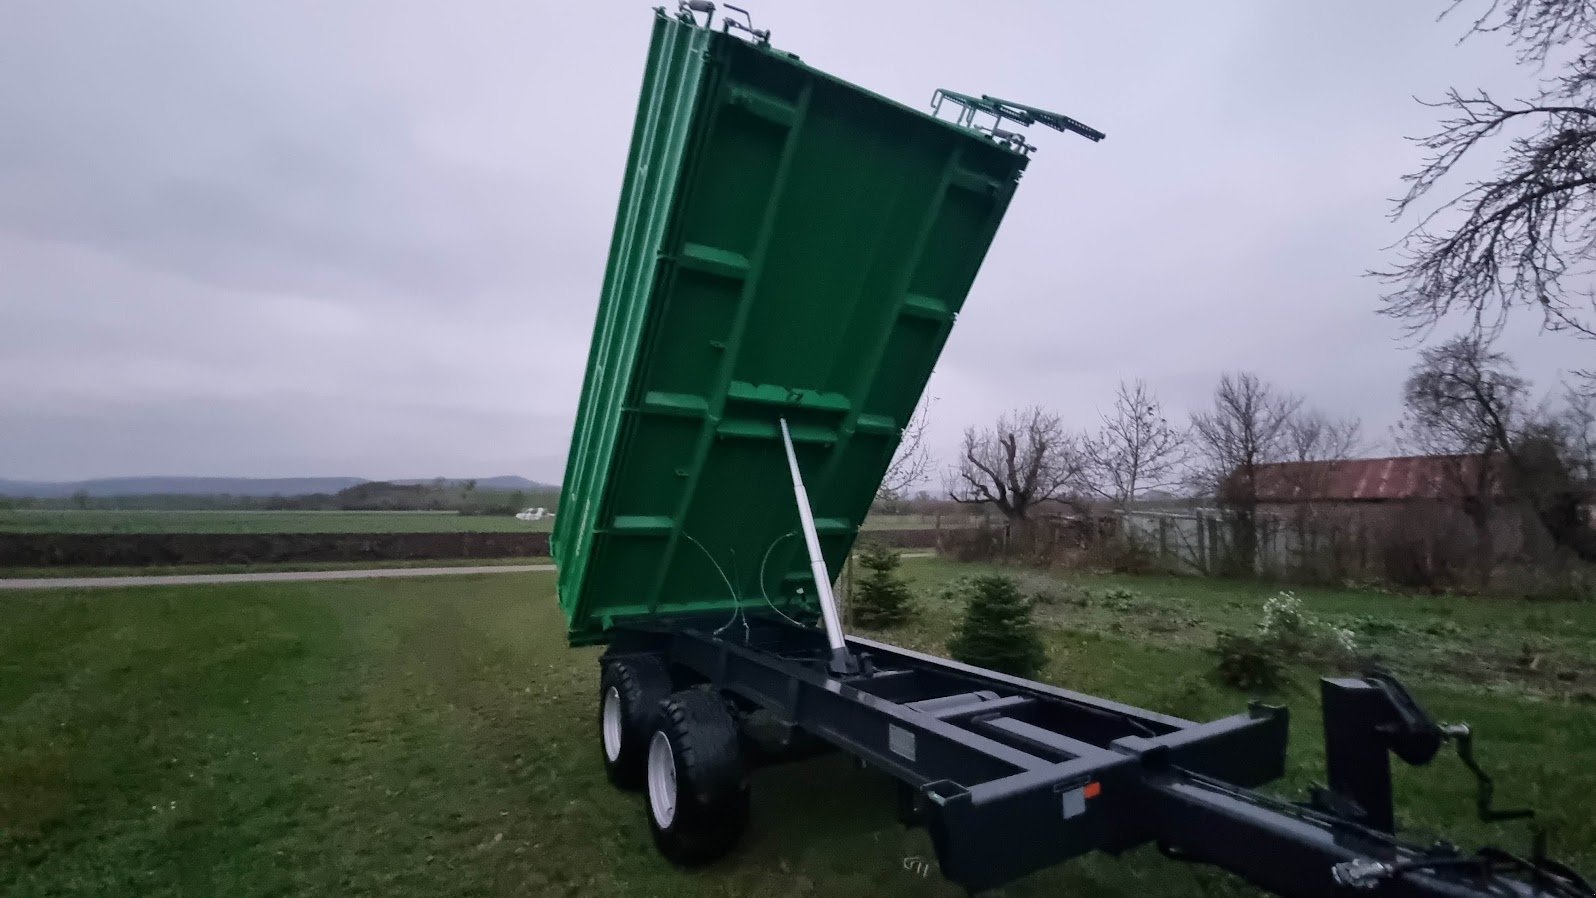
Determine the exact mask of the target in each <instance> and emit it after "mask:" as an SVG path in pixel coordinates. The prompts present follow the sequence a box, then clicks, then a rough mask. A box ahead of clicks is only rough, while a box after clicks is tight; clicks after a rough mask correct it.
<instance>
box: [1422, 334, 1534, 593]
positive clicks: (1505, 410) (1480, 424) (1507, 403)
mask: <svg viewBox="0 0 1596 898" xmlns="http://www.w3.org/2000/svg"><path fill="white" fill-rule="evenodd" d="M1525 393H1526V385H1525V383H1524V381H1523V379H1522V378H1520V377H1518V376H1517V375H1516V374H1514V373H1513V366H1512V363H1511V362H1510V361H1508V359H1507V357H1506V356H1504V355H1502V354H1501V353H1499V352H1494V351H1492V350H1491V349H1490V347H1489V345H1488V344H1487V343H1486V342H1485V341H1484V340H1483V339H1481V338H1480V337H1477V336H1464V337H1457V338H1455V339H1452V340H1448V341H1447V342H1445V343H1443V344H1441V345H1440V346H1434V347H1431V348H1429V349H1425V350H1423V351H1421V352H1420V353H1419V361H1418V363H1417V364H1415V365H1414V366H1413V371H1412V373H1411V374H1410V375H1409V376H1408V380H1407V383H1406V385H1405V386H1404V388H1403V404H1404V407H1405V410H1404V412H1403V417H1402V423H1401V424H1400V425H1398V428H1397V433H1398V439H1399V440H1400V441H1401V442H1402V443H1403V444H1404V445H1405V446H1407V447H1408V449H1409V450H1410V451H1417V452H1419V453H1421V454H1424V455H1431V456H1437V457H1438V460H1437V462H1436V463H1437V464H1439V465H1440V466H1441V471H1442V473H1443V476H1444V477H1445V478H1446V483H1447V487H1448V491H1449V492H1451V493H1452V494H1453V496H1452V498H1453V499H1454V501H1456V502H1457V504H1458V508H1459V509H1460V510H1461V511H1462V512H1463V514H1464V515H1465V516H1466V517H1467V518H1468V519H1469V522H1470V523H1471V524H1473V525H1474V537H1475V552H1474V556H1475V559H1476V560H1477V562H1478V563H1479V565H1480V567H1479V579H1480V584H1481V585H1482V586H1484V585H1486V584H1488V583H1489V582H1490V576H1491V568H1492V564H1493V560H1494V555H1495V545H1494V539H1493V534H1492V529H1491V521H1492V517H1493V512H1494V511H1495V505H1496V501H1497V499H1498V497H1499V495H1500V493H1501V492H1502V477H1503V473H1504V471H1505V464H1506V462H1505V458H1506V455H1507V453H1508V452H1510V451H1511V447H1512V442H1513V439H1512V432H1513V429H1514V427H1515V426H1516V422H1517V417H1518V415H1519V414H1520V413H1521V408H1522V406H1523V404H1524V397H1525Z"/></svg>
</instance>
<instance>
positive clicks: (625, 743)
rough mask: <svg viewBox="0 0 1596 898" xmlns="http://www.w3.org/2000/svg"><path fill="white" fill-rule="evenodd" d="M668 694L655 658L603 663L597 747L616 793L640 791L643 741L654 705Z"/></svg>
mask: <svg viewBox="0 0 1596 898" xmlns="http://www.w3.org/2000/svg"><path fill="white" fill-rule="evenodd" d="M670 694H671V677H670V672H669V671H667V670H666V669H665V662H664V661H663V660H661V659H660V658H659V657H658V656H655V655H634V656H631V657H625V658H617V659H615V660H613V661H605V662H604V673H603V674H602V675H601V676H600V677H599V715H598V724H599V748H600V750H602V752H603V754H604V773H605V774H606V775H608V776H609V778H610V782H611V783H614V784H615V785H616V786H618V787H620V788H622V789H640V788H642V786H643V765H644V763H645V761H646V759H647V757H648V739H649V736H650V735H651V734H652V733H653V732H654V720H655V717H656V716H657V715H658V714H659V705H660V702H662V701H664V700H665V699H666V698H667V697H669V696H670Z"/></svg>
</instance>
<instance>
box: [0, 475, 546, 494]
mask: <svg viewBox="0 0 1596 898" xmlns="http://www.w3.org/2000/svg"><path fill="white" fill-rule="evenodd" d="M434 480H435V478H430V477H429V478H424V479H415V480H395V481H389V482H391V483H402V484H423V483H429V484H430V483H433V482H434ZM444 481H445V483H446V484H448V485H449V486H458V485H460V484H461V483H463V482H464V480H463V479H461V478H444ZM372 482H373V481H371V480H368V479H366V478H364V477H102V478H97V479H94V480H71V481H40V480H0V496H10V497H13V498H19V499H20V498H30V499H65V498H68V497H70V496H73V495H76V494H77V493H79V492H82V493H84V494H86V495H88V496H90V497H93V498H104V497H109V496H153V495H166V496H251V497H267V496H310V495H315V494H317V493H336V492H338V491H339V490H346V489H348V488H350V487H352V486H359V485H360V484H362V483H372ZM477 489H480V490H536V489H544V490H548V489H555V487H552V486H547V485H544V484H541V483H537V482H535V481H532V480H528V479H526V478H525V477H516V476H513V475H506V476H501V477H479V478H477Z"/></svg>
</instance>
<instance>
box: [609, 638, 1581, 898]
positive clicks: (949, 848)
mask: <svg viewBox="0 0 1596 898" xmlns="http://www.w3.org/2000/svg"><path fill="white" fill-rule="evenodd" d="M717 628H718V629H719V630H720V634H717V632H716V629H717ZM848 645H849V648H850V649H851V650H852V652H853V653H854V654H855V656H856V657H857V659H858V661H859V668H860V669H859V672H858V673H857V674H853V675H845V676H844V675H837V674H834V673H831V672H830V671H829V670H828V660H829V657H830V655H829V647H828V645H827V642H826V640H825V638H824V635H823V634H822V633H821V632H820V631H818V630H816V629H812V628H808V627H800V626H795V625H793V624H792V623H788V622H785V621H781V620H773V619H767V618H762V617H759V616H749V617H748V618H747V619H746V620H745V621H738V622H736V623H735V624H734V625H733V626H730V627H728V626H726V621H725V619H724V618H720V619H717V620H715V621H712V622H711V621H705V620H694V619H691V618H689V619H677V620H673V621H658V622H651V623H649V624H647V625H645V626H641V627H638V628H635V629H625V630H621V631H618V632H617V634H616V639H615V640H614V641H613V643H612V646H611V649H610V652H609V653H608V654H607V655H606V656H605V659H606V663H609V662H613V661H615V660H618V659H623V658H628V657H633V656H652V657H657V658H661V659H663V660H664V661H665V662H667V664H668V667H669V669H670V670H671V672H672V673H671V676H672V680H673V685H674V687H675V688H684V687H688V688H690V687H694V686H697V687H704V686H708V687H712V689H713V690H715V691H716V692H718V693H719V694H720V695H721V696H723V697H724V698H725V700H726V701H727V703H728V706H729V707H731V708H732V709H734V711H735V715H736V717H737V718H738V719H739V720H742V721H747V720H752V719H754V718H755V717H758V718H761V719H763V720H764V721H765V722H767V723H769V722H770V721H774V723H775V728H776V737H775V738H776V740H777V741H778V742H781V743H784V744H786V745H788V746H794V745H798V744H800V743H802V742H803V741H804V740H806V739H807V740H813V741H817V742H818V743H820V744H822V745H823V746H826V747H830V748H833V749H837V750H841V751H843V752H845V753H847V754H849V755H852V756H853V757H855V758H857V759H859V760H860V761H861V762H863V763H865V764H867V765H869V766H870V767H872V768H875V769H877V770H879V771H881V772H883V773H885V774H886V775H888V776H890V777H892V778H893V779H895V780H897V781H898V783H900V784H901V786H900V790H901V791H900V795H901V796H902V798H901V806H900V811H901V812H902V813H903V815H904V821H905V822H906V823H913V824H919V825H924V826H925V827H927V828H928V830H929V831H930V834H931V837H932V840H933V843H934V845H935V847H936V851H937V858H938V861H939V864H940V867H941V870H942V873H943V875H945V876H946V877H948V878H949V879H950V880H952V881H954V882H956V883H958V884H960V885H962V886H965V887H966V888H969V889H971V890H972V891H974V890H981V889H986V888H992V887H995V886H998V885H1001V884H1004V883H1007V882H1010V881H1012V880H1014V879H1017V878H1019V877H1021V876H1025V875H1027V874H1029V873H1032V872H1034V871H1037V870H1040V869H1043V868H1045V867H1048V866H1051V865H1053V864H1056V863H1058V862H1060V861H1064V860H1067V859H1069V858H1072V857H1076V856H1079V855H1081V854H1085V853H1088V852H1092V851H1107V852H1110V853H1118V852H1121V851H1124V850H1126V849H1129V848H1132V847H1135V846H1138V845H1143V844H1147V843H1150V842H1151V843H1156V844H1157V845H1158V846H1159V847H1160V848H1161V849H1162V850H1163V851H1164V853H1165V854H1166V855H1168V856H1170V857H1172V858H1175V859H1178V860H1185V861H1193V862H1202V863H1209V864H1214V865H1216V866H1219V867H1222V868H1224V869H1227V870H1229V871H1231V872H1233V873H1235V874H1237V875H1239V876H1241V877H1243V878H1245V879H1247V880H1249V881H1251V882H1253V883H1254V884H1256V885H1258V886H1261V887H1263V888H1266V889H1269V890H1271V891H1274V892H1277V893H1280V894H1286V895H1334V894H1341V895H1345V894H1347V893H1348V889H1352V888H1356V889H1359V890H1363V889H1368V890H1373V891H1374V892H1375V893H1376V894H1393V895H1395V894H1401V895H1454V896H1455V895H1531V894H1580V893H1579V892H1578V891H1577V888H1578V884H1577V877H1575V878H1574V879H1573V880H1569V881H1564V880H1561V879H1559V878H1558V877H1557V876H1556V875H1554V874H1553V873H1551V872H1549V871H1552V870H1556V869H1558V868H1557V867H1556V865H1550V866H1537V865H1536V864H1532V863H1531V862H1528V861H1523V860H1521V859H1518V858H1514V857H1512V856H1510V855H1506V854H1504V853H1500V852H1497V853H1495V854H1494V855H1490V856H1481V855H1467V856H1465V855H1461V854H1459V853H1457V852H1456V850H1455V849H1450V848H1448V847H1429V848H1420V847H1414V846H1405V845H1402V844H1401V843H1399V842H1398V841H1397V840H1396V839H1395V838H1394V837H1393V836H1392V835H1391V834H1390V833H1389V832H1386V831H1383V830H1381V829H1380V828H1378V827H1376V826H1373V825H1370V821H1371V820H1378V817H1379V815H1380V809H1379V808H1378V807H1377V806H1376V807H1373V808H1370V809H1368V810H1365V809H1362V808H1360V807H1359V806H1358V805H1357V804H1356V802H1354V801H1353V800H1352V799H1353V797H1359V798H1364V800H1365V801H1366V802H1368V803H1370V804H1374V805H1378V797H1379V793H1378V788H1377V787H1378V786H1379V784H1378V783H1377V782H1376V783H1374V786H1375V787H1376V791H1375V793H1374V794H1375V800H1374V801H1369V799H1368V798H1367V796H1366V795H1357V796H1346V795H1343V796H1341V799H1340V800H1339V803H1338V804H1337V803H1332V804H1331V805H1330V810H1326V809H1324V808H1315V807H1312V806H1304V805H1295V804H1291V803H1289V802H1285V801H1282V800H1279V799H1275V798H1271V797H1268V796H1265V795H1262V794H1260V793H1257V792H1254V791H1252V790H1253V789H1255V788H1256V787H1258V786H1262V785H1264V784H1266V783H1268V782H1270V781H1273V780H1275V779H1277V778H1279V777H1280V776H1281V775H1282V773H1283V772H1284V765H1285V755H1286V742H1287V730H1288V723H1289V716H1288V714H1287V712H1286V710H1285V709H1284V708H1279V707H1272V706H1266V705H1259V704H1254V705H1252V706H1251V707H1250V708H1249V709H1248V711H1247V712H1246V713H1243V714H1238V715H1235V716H1231V717H1225V718H1221V719H1219V720H1215V721H1211V722H1206V723H1198V722H1194V721H1189V720H1183V719H1180V718H1176V717H1171V716H1169V715H1165V714H1159V713H1156V712H1152V711H1147V710H1143V709H1140V708H1135V707H1132V706H1129V705H1124V704H1120V703H1118V702H1113V701H1109V700H1106V699H1102V698H1097V697H1094V696H1089V695H1084V694H1081V693H1077V692H1072V691H1070V690H1067V689H1060V688H1057V687H1053V686H1048V685H1045V684H1041V683H1037V682H1033V681H1028V680H1023V679H1019V678H1016V677H1010V676H1006V675H1003V674H999V673H995V672H992V671H987V670H982V669H979V668H974V667H970V666H967V665H963V664H959V663H957V662H953V661H948V660H945V659H941V658H936V657H932V656H928V655H924V654H920V653H917V652H912V651H908V650H906V649H902V648H898V647H895V646H891V645H886V644H883V643H879V642H875V641H872V640H868V639H860V638H850V639H848ZM1327 683H1330V684H1332V685H1334V684H1341V685H1340V686H1337V687H1336V688H1338V689H1339V688H1351V689H1353V690H1354V692H1353V693H1352V694H1354V695H1358V694H1361V692H1360V691H1359V687H1361V686H1362V685H1363V684H1362V683H1361V681H1327ZM1329 688H1330V687H1327V689H1329ZM1370 694H1373V693H1372V692H1371V693H1370ZM1328 700H1329V699H1328V696H1327V701H1328ZM1328 707H1329V706H1328V705H1327V708H1328ZM1329 722H1330V721H1328V720H1327V723H1329ZM1339 728H1341V729H1345V728H1346V727H1345V725H1344V724H1340V725H1339ZM1328 730H1329V727H1328V726H1327V732H1328ZM1342 735H1346V734H1342ZM764 738H766V739H767V740H768V739H769V738H770V736H769V734H768V732H767V733H766V735H765V737H764ZM1343 742H1345V740H1343ZM1332 751H1333V753H1339V752H1340V751H1342V749H1341V748H1340V747H1339V746H1337V747H1334V748H1333V749H1332ZM1381 751H1382V752H1383V751H1384V749H1383V748H1382V749H1381ZM1334 760H1335V758H1334V757H1332V766H1334ZM1383 773H1384V776H1385V780H1386V792H1385V794H1386V795H1387V796H1388V795H1389V769H1388V768H1386V769H1384V771H1383ZM1349 791H1353V792H1360V791H1362V792H1365V793H1367V792H1368V789H1367V787H1364V788H1361V789H1360V788H1359V786H1358V785H1357V784H1354V786H1353V787H1352V788H1351V789H1350V790H1349ZM1348 808H1350V809H1351V810H1350V811H1348V810H1347V809H1348ZM1338 811H1339V812H1338ZM1546 863H1547V864H1550V862H1546ZM1571 889H1572V890H1573V891H1571Z"/></svg>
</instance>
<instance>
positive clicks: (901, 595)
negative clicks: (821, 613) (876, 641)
mask: <svg viewBox="0 0 1596 898" xmlns="http://www.w3.org/2000/svg"><path fill="white" fill-rule="evenodd" d="M898 562H899V556H898V553H897V552H896V551H894V550H892V549H890V548H888V547H886V546H883V545H879V544H875V543H867V544H866V545H864V546H862V547H861V548H860V549H859V565H860V566H861V567H863V568H864V569H865V575H864V576H863V577H862V578H860V580H859V582H858V583H857V584H856V585H855V586H854V589H853V596H852V598H853V615H854V620H856V621H858V622H859V623H860V624H862V625H864V626H866V627H895V626H897V625H898V624H901V623H903V622H905V621H907V620H908V619H909V616H910V615H911V614H912V613H913V612H914V606H913V597H912V595H911V594H910V592H909V584H907V583H905V582H903V578H902V577H901V576H899V575H898Z"/></svg>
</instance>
